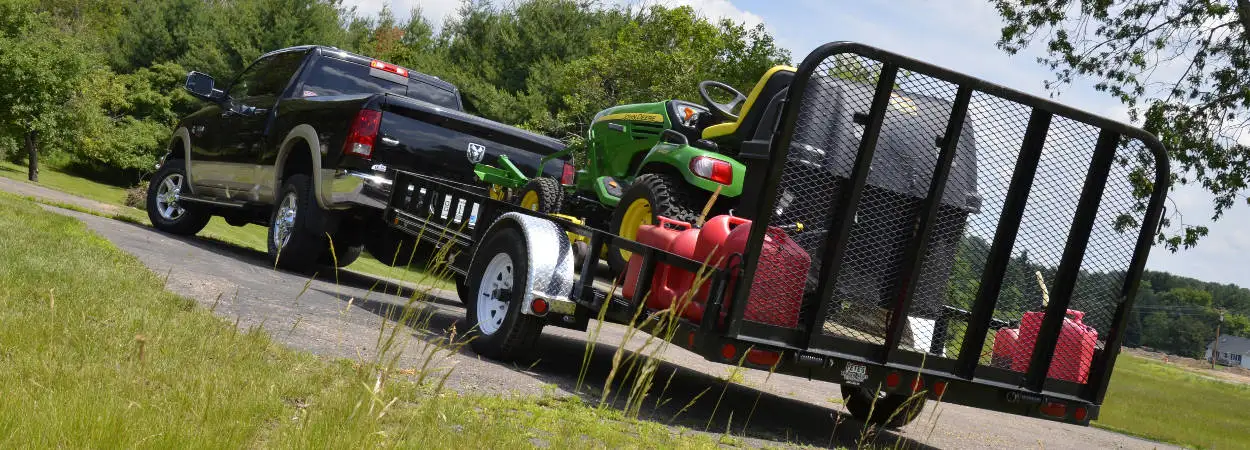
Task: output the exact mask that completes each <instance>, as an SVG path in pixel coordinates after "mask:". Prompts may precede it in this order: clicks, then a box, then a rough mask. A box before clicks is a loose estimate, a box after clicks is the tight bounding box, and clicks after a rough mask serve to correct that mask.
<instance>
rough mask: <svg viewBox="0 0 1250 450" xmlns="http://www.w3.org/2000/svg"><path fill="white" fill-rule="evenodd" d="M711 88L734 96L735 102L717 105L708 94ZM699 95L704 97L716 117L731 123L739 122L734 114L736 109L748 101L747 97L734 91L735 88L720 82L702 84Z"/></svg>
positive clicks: (704, 101) (705, 102)
mask: <svg viewBox="0 0 1250 450" xmlns="http://www.w3.org/2000/svg"><path fill="white" fill-rule="evenodd" d="M710 88H715V89H717V90H720V91H724V92H725V93H727V94H732V95H733V96H734V98H733V100H730V101H729V103H717V102H716V101H715V100H712V96H711V95H710V93H709V92H708V91H709V89H710ZM699 95H700V96H701V97H703V103H704V104H705V105H707V107H708V108H709V109H711V110H712V113H713V114H714V115H717V116H720V117H721V118H722V119H725V120H728V121H730V122H737V121H738V115H737V114H734V113H733V111H734V108H736V107H738V105H741V104H742V103H743V102H745V101H747V96H745V95H742V93H741V92H738V90H737V89H734V88H733V86H730V85H728V84H725V83H721V82H719V81H711V80H708V81H703V82H700V83H699Z"/></svg>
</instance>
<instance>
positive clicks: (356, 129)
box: [343, 109, 382, 159]
mask: <svg viewBox="0 0 1250 450" xmlns="http://www.w3.org/2000/svg"><path fill="white" fill-rule="evenodd" d="M381 125H382V111H375V110H372V109H362V110H360V113H358V114H356V120H353V121H352V129H351V131H350V132H348V134H347V142H344V143H343V154H345V155H352V156H359V157H361V158H364V159H370V158H372V157H373V142H374V140H375V139H377V137H378V127H379V126H381Z"/></svg>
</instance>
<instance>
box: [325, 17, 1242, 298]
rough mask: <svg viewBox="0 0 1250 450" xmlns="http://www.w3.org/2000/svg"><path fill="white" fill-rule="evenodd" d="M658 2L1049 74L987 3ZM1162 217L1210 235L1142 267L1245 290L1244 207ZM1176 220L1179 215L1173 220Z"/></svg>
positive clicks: (1094, 101) (1081, 84) (1002, 80)
mask: <svg viewBox="0 0 1250 450" xmlns="http://www.w3.org/2000/svg"><path fill="white" fill-rule="evenodd" d="M346 3H348V4H354V5H358V6H359V7H360V10H361V12H363V13H374V12H376V11H377V10H378V9H380V8H381V2H378V1H370V0H347V1H346ZM459 3H460V2H459V0H394V1H392V2H391V6H392V8H393V9H394V10H396V11H405V12H403V13H399V14H398V15H400V16H401V17H403V16H406V11H408V10H410V9H411V8H412V7H413V6H415V5H417V4H420V5H421V6H422V7H423V9H424V11H425V15H426V16H427V17H429V18H430V19H432V20H433V21H435V22H441V20H442V18H443V17H445V15H447V14H451V13H452V12H454V11H455V8H456V7H457V5H459ZM616 3H622V4H640V3H656V2H655V1H653V0H617V1H616ZM661 3H662V4H665V5H690V6H692V7H694V8H695V9H696V10H698V11H700V12H701V13H702V14H703V15H705V16H708V17H728V18H732V19H734V20H737V21H741V22H745V23H747V24H749V25H753V24H756V23H763V24H764V25H765V27H767V29H768V30H769V32H770V33H772V34H773V36H775V37H776V39H777V41H778V43H779V44H780V45H781V46H783V47H786V48H788V49H790V51H791V54H792V57H793V58H794V59H795V60H796V61H797V60H801V59H802V58H803V57H804V56H805V55H806V54H807V53H808V52H810V51H811V50H813V49H815V48H816V47H818V46H819V45H821V44H823V43H826V42H829V41H836V40H848V41H858V42H863V43H866V44H870V45H874V46H878V47H881V48H884V49H887V50H891V51H894V52H897V53H901V54H904V55H908V56H911V57H914V58H917V59H920V60H924V61H927V62H930V63H934V64H937V65H940V66H944V67H947V68H949V69H953V70H957V71H960V72H964V73H968V74H970V75H974V76H977V77H979V78H983V79H986V80H988V81H991V82H995V83H998V84H1002V85H1006V86H1009V87H1012V88H1015V89H1018V90H1022V91H1025V92H1029V93H1032V94H1034V95H1039V96H1048V95H1051V94H1052V93H1048V92H1046V91H1045V88H1044V85H1043V82H1044V81H1045V80H1046V79H1047V78H1048V76H1049V73H1048V72H1047V71H1046V70H1045V69H1044V68H1042V67H1041V66H1040V65H1039V64H1037V63H1036V62H1035V58H1036V57H1037V56H1038V53H1028V52H1025V53H1022V54H1018V55H1015V56H1008V55H1006V54H1005V53H1003V52H1002V51H1001V50H999V49H998V48H997V47H995V42H996V41H997V39H998V36H999V29H1000V27H1001V22H1000V19H999V17H998V15H997V13H996V12H995V11H994V9H993V7H992V6H991V4H990V2H989V1H988V0H929V1H926V0H844V1H829V0H667V1H663V2H661ZM1091 84H1092V83H1091V82H1089V81H1078V83H1077V84H1075V85H1073V86H1069V87H1066V88H1064V89H1063V91H1062V92H1061V93H1059V95H1058V97H1056V100H1058V101H1059V102H1061V103H1066V104H1069V105H1072V106H1074V107H1077V108H1080V109H1084V110H1087V111H1090V112H1093V113H1097V114H1101V115H1106V116H1109V117H1112V118H1114V119H1117V120H1121V121H1126V122H1127V121H1128V116H1127V113H1126V110H1125V108H1124V107H1122V106H1120V105H1119V103H1118V102H1116V101H1114V100H1112V99H1110V98H1108V97H1106V96H1105V95H1102V94H1099V93H1097V92H1094V91H1093V90H1092V89H1091V88H1090V87H1089V86H1090V85H1091ZM1169 197H1170V198H1171V201H1170V203H1169V205H1168V210H1169V214H1171V213H1172V212H1179V213H1180V214H1182V215H1183V221H1184V222H1186V223H1191V224H1206V225H1207V226H1209V227H1210V231H1211V233H1210V235H1209V236H1207V237H1206V238H1205V239H1203V240H1202V241H1201V243H1200V244H1199V245H1198V247H1197V248H1195V249H1190V250H1186V251H1182V252H1180V253H1176V254H1172V253H1169V252H1167V251H1166V250H1164V249H1162V248H1158V247H1156V248H1155V249H1154V250H1153V251H1152V252H1151V257H1150V260H1149V263H1148V267H1149V268H1151V269H1154V270H1165V271H1168V272H1172V273H1176V274H1181V275H1186V276H1191V277H1195V278H1199V279H1202V280H1207V281H1216V282H1223V283H1236V284H1238V285H1241V286H1246V287H1250V270H1247V265H1246V263H1245V261H1246V259H1245V258H1246V256H1245V255H1247V254H1248V253H1250V227H1247V224H1250V207H1247V206H1246V205H1245V204H1244V203H1239V204H1238V205H1237V206H1236V207H1235V208H1234V210H1232V211H1229V212H1226V213H1225V216H1224V217H1223V218H1222V219H1221V220H1220V221H1219V222H1216V223H1211V222H1210V216H1211V213H1212V208H1211V198H1210V195H1208V194H1204V193H1203V192H1202V191H1201V190H1200V189H1196V188H1190V187H1182V188H1178V189H1174V190H1173V191H1172V192H1171V193H1170V196H1169ZM1177 219H1181V218H1177Z"/></svg>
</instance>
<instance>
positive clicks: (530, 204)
mask: <svg viewBox="0 0 1250 450" xmlns="http://www.w3.org/2000/svg"><path fill="white" fill-rule="evenodd" d="M513 198H514V199H515V200H516V202H517V205H518V206H520V207H522V208H525V209H528V210H530V211H537V212H540V213H544V214H552V213H559V212H560V211H561V210H562V209H563V208H564V188H563V187H561V186H560V182H559V181H556V179H555V178H548V177H538V178H535V179H532V180H530V181H529V182H528V183H525V187H522V188H521V191H520V192H518V193H517V195H516V196H515V197H513Z"/></svg>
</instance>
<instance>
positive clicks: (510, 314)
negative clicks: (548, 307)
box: [465, 228, 543, 361]
mask: <svg viewBox="0 0 1250 450" xmlns="http://www.w3.org/2000/svg"><path fill="white" fill-rule="evenodd" d="M528 256H529V255H527V254H526V252H525V239H524V237H523V236H521V233H520V232H519V231H517V230H516V229H514V228H505V229H503V230H501V231H499V232H497V233H493V234H492V235H491V236H489V237H488V238H486V241H485V242H483V244H482V246H481V247H479V248H478V251H477V254H476V255H475V256H474V257H473V264H472V265H471V266H470V267H469V280H468V283H467V286H466V287H467V288H468V290H469V291H471V292H470V294H471V295H469V296H468V298H467V299H465V300H467V301H466V302H465V313H466V315H467V316H468V317H467V318H468V325H469V329H470V330H472V332H474V333H476V334H477V337H476V338H474V339H473V340H472V341H470V343H469V345H470V346H471V347H473V351H475V352H477V353H478V354H479V355H482V356H485V357H487V358H491V359H497V360H503V361H511V360H517V359H522V358H524V357H526V356H528V355H529V353H530V352H531V351H532V350H533V348H534V343H535V342H536V341H537V340H538V336H539V334H541V333H542V327H543V320H542V319H541V318H539V317H535V316H530V315H524V314H521V300H522V298H524V293H525V291H526V289H527V286H526V284H527V282H528V280H527V279H526V275H525V274H526V272H527V271H528V270H529V262H528V261H529V260H528Z"/></svg>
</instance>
